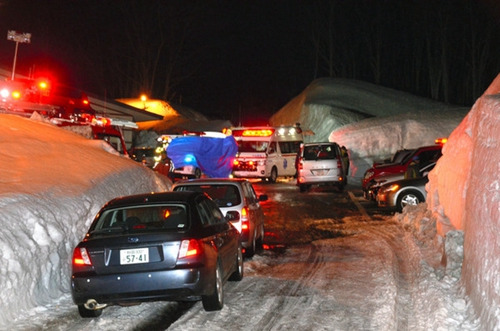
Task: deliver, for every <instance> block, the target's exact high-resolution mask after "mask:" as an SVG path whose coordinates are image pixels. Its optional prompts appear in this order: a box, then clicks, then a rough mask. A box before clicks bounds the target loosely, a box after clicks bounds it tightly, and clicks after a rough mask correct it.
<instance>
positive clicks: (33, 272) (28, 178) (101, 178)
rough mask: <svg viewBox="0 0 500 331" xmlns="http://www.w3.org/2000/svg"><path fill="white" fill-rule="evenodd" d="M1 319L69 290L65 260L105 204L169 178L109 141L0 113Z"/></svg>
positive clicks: (165, 184)
mask: <svg viewBox="0 0 500 331" xmlns="http://www.w3.org/2000/svg"><path fill="white" fill-rule="evenodd" d="M0 132H1V133H2V134H1V137H2V139H0V141H1V143H0V145H1V148H0V154H1V157H0V169H1V180H0V210H2V217H1V219H0V222H1V223H0V260H1V261H2V263H0V288H1V296H2V314H0V325H2V324H6V322H7V321H11V320H13V319H14V318H15V317H16V316H17V315H18V314H19V311H22V310H26V309H29V308H32V307H35V306H39V305H43V304H47V303H49V302H51V300H53V299H56V298H59V297H60V296H61V295H63V294H64V293H68V292H69V285H70V284H69V279H70V260H71V256H72V252H73V248H74V246H76V244H77V243H78V242H79V241H80V240H81V239H82V238H83V236H84V234H85V232H86V231H87V229H88V226H89V225H90V223H91V221H92V219H93V218H94V216H95V215H96V214H97V212H98V210H99V209H100V208H101V207H102V205H103V204H104V203H106V202H107V201H109V200H110V199H112V198H115V197H117V196H122V195H128V194H134V193H144V192H151V191H165V190H168V189H169V188H170V185H171V182H170V181H169V180H168V179H166V178H164V177H161V176H159V175H156V173H154V172H153V171H151V170H149V169H148V168H146V167H144V166H142V165H140V164H139V163H136V162H134V161H132V160H130V159H128V158H125V157H120V156H117V153H109V151H110V150H112V149H110V148H109V145H107V144H106V143H105V142H103V141H100V140H88V139H86V138H83V137H82V136H80V135H78V134H76V133H72V132H69V131H66V130H63V129H61V128H58V127H55V126H53V125H51V124H48V123H43V122H37V121H34V120H30V119H25V118H22V117H19V116H13V115H0Z"/></svg>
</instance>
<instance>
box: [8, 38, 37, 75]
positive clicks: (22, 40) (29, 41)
mask: <svg viewBox="0 0 500 331" xmlns="http://www.w3.org/2000/svg"><path fill="white" fill-rule="evenodd" d="M7 40H11V41H15V42H16V51H15V53H14V64H13V65H12V78H11V79H12V80H14V74H15V71H16V60H17V48H18V47H19V43H23V44H29V43H31V33H17V32H16V31H14V30H9V31H7Z"/></svg>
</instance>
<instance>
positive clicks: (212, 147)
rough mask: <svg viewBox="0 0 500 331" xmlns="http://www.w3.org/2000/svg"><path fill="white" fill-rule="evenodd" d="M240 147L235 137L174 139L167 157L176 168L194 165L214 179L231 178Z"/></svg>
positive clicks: (169, 146) (186, 137) (168, 149)
mask: <svg viewBox="0 0 500 331" xmlns="http://www.w3.org/2000/svg"><path fill="white" fill-rule="evenodd" d="M237 151H238V145H237V144H236V140H234V138H233V136H228V137H225V138H213V137H204V136H185V137H177V138H175V139H173V140H172V141H171V142H170V144H169V145H168V147H167V156H168V157H169V158H170V159H171V160H172V162H173V163H174V166H175V167H176V168H180V167H184V166H188V165H192V166H196V167H198V168H200V169H201V171H202V172H203V173H204V174H205V175H207V176H208V177H212V178H225V177H229V175H230V174H231V170H232V167H233V160H234V157H235V156H236V153H237Z"/></svg>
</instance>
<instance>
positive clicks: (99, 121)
mask: <svg viewBox="0 0 500 331" xmlns="http://www.w3.org/2000/svg"><path fill="white" fill-rule="evenodd" d="M92 124H94V125H99V126H110V125H111V119H109V118H106V117H98V118H97V117H94V118H92Z"/></svg>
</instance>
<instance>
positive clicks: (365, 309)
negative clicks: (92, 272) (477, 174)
mask: <svg viewBox="0 0 500 331" xmlns="http://www.w3.org/2000/svg"><path fill="white" fill-rule="evenodd" d="M255 186H256V189H257V191H258V192H259V193H267V194H269V197H270V201H268V202H265V203H263V207H264V209H265V213H266V216H267V223H266V225H267V231H268V238H267V244H269V245H270V246H271V248H272V249H269V250H265V251H262V252H260V253H259V254H257V255H255V256H254V257H253V258H251V259H246V260H245V277H244V278H243V280H242V281H241V282H228V283H227V284H226V286H225V287H224V290H225V305H224V308H223V309H222V310H221V311H219V312H210V313H208V312H205V311H204V310H203V307H202V305H201V303H185V304H177V303H165V302H159V303H147V304H142V305H139V306H131V307H109V308H106V309H105V310H104V312H103V315H102V316H101V317H100V318H97V319H81V318H80V317H79V315H78V312H77V309H76V307H75V306H74V305H73V303H72V302H71V298H70V297H69V296H66V297H64V298H62V299H61V300H60V302H58V304H56V305H52V306H46V307H41V308H38V309H36V310H33V311H31V316H22V317H20V319H19V320H18V321H16V322H15V323H14V324H13V325H11V326H10V327H9V328H10V329H19V330H166V329H168V330H183V331H184V330H200V329H205V330H428V329H434V330H435V329H440V328H442V329H446V330H459V329H461V330H464V329H465V330H467V329H469V330H473V329H475V328H474V327H473V323H471V322H468V320H467V318H466V316H467V315H468V312H467V304H466V302H465V300H464V299H463V298H462V296H461V295H460V294H459V293H456V292H457V291H456V290H455V286H456V280H455V279H452V278H449V277H447V276H439V277H438V276H437V273H435V272H434V271H433V269H431V268H430V267H428V266H426V264H425V263H422V262H421V258H422V253H421V249H420V248H419V245H418V244H417V243H416V242H415V241H414V240H413V237H412V235H411V233H410V232H408V231H405V230H404V229H403V227H402V226H401V225H400V223H399V222H398V221H397V219H395V218H394V217H392V216H390V214H387V213H386V214H383V213H381V214H380V213H377V212H375V213H374V212H373V210H372V211H369V212H368V213H367V212H366V210H365V208H364V207H363V205H362V199H361V198H357V197H356V196H354V194H352V193H349V192H344V193H340V192H337V191H336V190H334V189H332V190H313V192H310V193H308V194H300V193H298V190H297V188H296V187H295V186H293V185H292V184H290V183H279V184H274V185H270V184H260V183H257V184H256V185H255Z"/></svg>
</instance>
